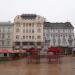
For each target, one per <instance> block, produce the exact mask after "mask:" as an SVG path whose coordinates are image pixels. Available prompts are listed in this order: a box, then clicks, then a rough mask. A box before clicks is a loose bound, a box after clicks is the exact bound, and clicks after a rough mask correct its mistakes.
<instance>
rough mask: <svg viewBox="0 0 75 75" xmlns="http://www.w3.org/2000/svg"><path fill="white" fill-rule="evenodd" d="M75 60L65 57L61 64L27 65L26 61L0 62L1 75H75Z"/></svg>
mask: <svg viewBox="0 0 75 75" xmlns="http://www.w3.org/2000/svg"><path fill="white" fill-rule="evenodd" d="M74 60H75V58H74V57H68V56H67V57H63V58H62V63H61V64H49V63H47V62H46V63H43V62H44V61H43V62H41V63H40V64H33V63H31V64H27V63H26V61H25V59H22V60H19V61H8V62H0V75H75V64H74V63H75V61H74Z"/></svg>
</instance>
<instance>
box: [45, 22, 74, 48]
mask: <svg viewBox="0 0 75 75" xmlns="http://www.w3.org/2000/svg"><path fill="white" fill-rule="evenodd" d="M44 45H45V47H46V48H48V47H58V46H61V47H74V27H73V26H72V24H71V23H70V22H65V23H50V22H45V23H44Z"/></svg>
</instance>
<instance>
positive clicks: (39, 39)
mask: <svg viewBox="0 0 75 75" xmlns="http://www.w3.org/2000/svg"><path fill="white" fill-rule="evenodd" d="M44 20H45V19H44V17H41V16H39V15H36V14H22V15H17V16H16V17H15V19H14V41H13V42H14V43H13V47H14V48H15V49H28V48H32V47H37V48H41V47H42V46H43V41H44V39H43V24H44Z"/></svg>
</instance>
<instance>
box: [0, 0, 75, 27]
mask: <svg viewBox="0 0 75 75" xmlns="http://www.w3.org/2000/svg"><path fill="white" fill-rule="evenodd" d="M23 13H34V14H38V15H41V16H44V17H45V18H46V19H47V21H50V22H66V21H70V22H71V23H72V24H73V26H74V25H75V0H0V21H13V19H14V17H15V16H16V15H21V14H23ZM74 27H75V26H74Z"/></svg>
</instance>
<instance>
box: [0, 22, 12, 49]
mask: <svg viewBox="0 0 75 75" xmlns="http://www.w3.org/2000/svg"><path fill="white" fill-rule="evenodd" d="M12 44H13V24H12V23H11V22H0V49H12Z"/></svg>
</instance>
